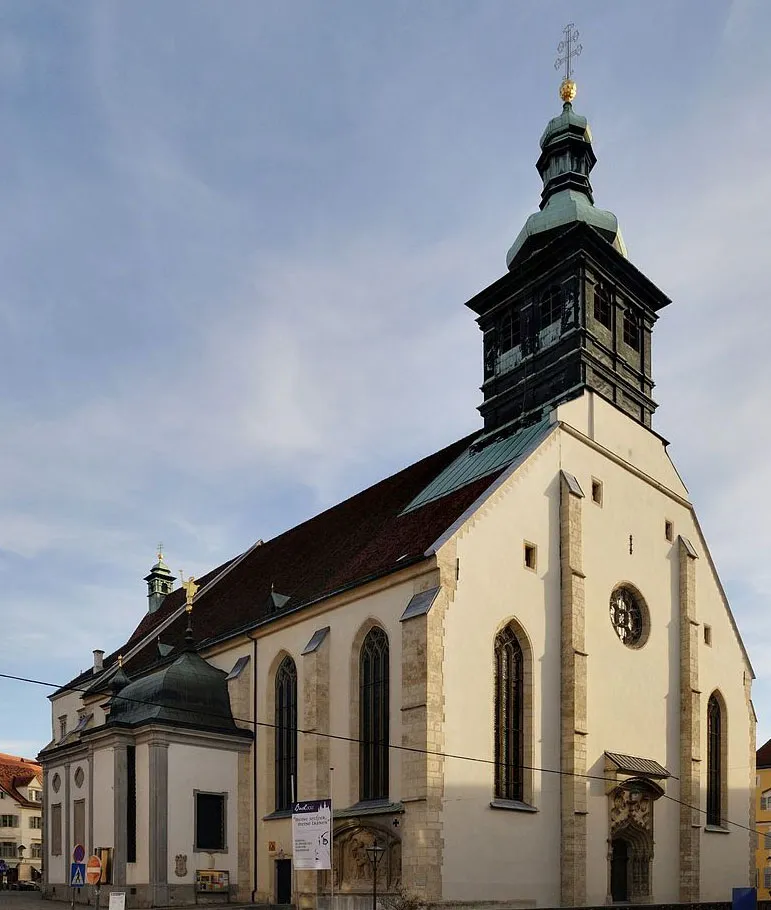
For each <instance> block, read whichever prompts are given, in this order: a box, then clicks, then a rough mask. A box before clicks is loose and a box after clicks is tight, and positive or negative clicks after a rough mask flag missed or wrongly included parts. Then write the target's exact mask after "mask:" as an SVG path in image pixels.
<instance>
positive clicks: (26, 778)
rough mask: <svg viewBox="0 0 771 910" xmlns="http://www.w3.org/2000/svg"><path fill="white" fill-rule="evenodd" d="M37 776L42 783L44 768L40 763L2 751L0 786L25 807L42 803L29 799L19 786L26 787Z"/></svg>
mask: <svg viewBox="0 0 771 910" xmlns="http://www.w3.org/2000/svg"><path fill="white" fill-rule="evenodd" d="M36 778H37V780H38V781H39V782H40V783H41V785H42V781H43V769H42V768H41V767H40V765H38V764H36V763H35V762H33V761H30V760H29V759H27V758H19V757H18V756H16V755H7V754H6V753H5V752H0V787H1V788H2V789H3V790H4V791H5V792H6V793H7V794H8V795H9V796H10V797H11V798H12V799H15V800H16V802H17V803H19V805H20V806H23V807H24V808H29V809H34V808H40V803H34V802H32V801H31V800H28V799H27V798H26V797H24V796H22V795H21V793H20V792H19V790H18V788H19V787H26V786H27V785H28V784H29V783H31V782H32V781H33V780H35V779H36Z"/></svg>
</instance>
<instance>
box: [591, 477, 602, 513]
mask: <svg viewBox="0 0 771 910" xmlns="http://www.w3.org/2000/svg"><path fill="white" fill-rule="evenodd" d="M592 502H596V503H597V505H598V506H601V505H602V481H601V480H596V479H595V478H594V477H593V478H592Z"/></svg>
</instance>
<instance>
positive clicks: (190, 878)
mask: <svg viewBox="0 0 771 910" xmlns="http://www.w3.org/2000/svg"><path fill="white" fill-rule="evenodd" d="M195 790H205V791H208V792H211V793H227V819H226V821H227V853H213V854H208V853H196V852H195V851H194V849H193V847H194V841H195V827H194V826H195V804H194V791H195ZM168 825H169V828H168V880H169V882H171V883H173V884H177V885H183V884H192V883H193V882H194V881H195V871H196V869H221V870H227V871H229V872H230V882H231V884H236V883H237V882H238V754H237V753H235V752H228V751H226V750H223V749H208V748H205V747H203V746H190V745H183V744H177V743H172V744H171V745H170V746H169V803H168ZM179 853H184V854H186V855H187V857H188V864H187V875H186V876H184V877H182V878H180V877H179V876H177V875H176V874H175V862H174V858H175V856H176V855H177V854H179Z"/></svg>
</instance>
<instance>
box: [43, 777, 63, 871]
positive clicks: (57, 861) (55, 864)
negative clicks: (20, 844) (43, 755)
mask: <svg viewBox="0 0 771 910" xmlns="http://www.w3.org/2000/svg"><path fill="white" fill-rule="evenodd" d="M55 774H58V775H59V777H60V778H61V787H60V788H59V792H58V793H56V792H54V788H53V787H52V786H51V782H52V781H53V779H54V775H55ZM66 777H67V771H66V768H65V767H64V765H63V764H61V765H52V766H51V767H49V768H46V776H45V786H46V804H47V806H48V812H49V818H50V811H51V806H52V805H54V804H55V803H61V806H62V853H61V854H60V855H58V856H53V855H52V854H51V843H52V842H51V838H50V836H49V832H48V824H49V819H46V820H45V822H44V824H45V825H46V829H45V837H44V839H43V841H44V843H45V848H44V849H45V851H46V863H45V867H46V879H47V880H48V881H49V882H51V883H52V884H54V885H58V884H63V883H64V882H65V880H66V879H65V876H66V871H67V870H68V869H69V867H68V866H67V865H66V864H67V863H68V862H69V857H68V856H67V855H66V852H65V851H66V849H67V844H66V843H65V839H64V836H65V826H64V819H65V812H66V811H67V807H66V805H65V802H64V794H65V785H64V782H65V780H66Z"/></svg>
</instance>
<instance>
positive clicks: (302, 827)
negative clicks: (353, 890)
mask: <svg viewBox="0 0 771 910" xmlns="http://www.w3.org/2000/svg"><path fill="white" fill-rule="evenodd" d="M292 864H293V865H294V868H295V869H331V868H332V800H331V799H308V800H305V801H304V802H297V803H295V804H294V805H293V806H292Z"/></svg>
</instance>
